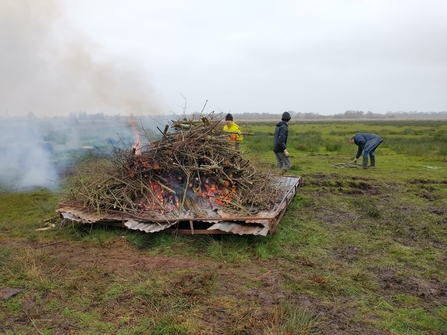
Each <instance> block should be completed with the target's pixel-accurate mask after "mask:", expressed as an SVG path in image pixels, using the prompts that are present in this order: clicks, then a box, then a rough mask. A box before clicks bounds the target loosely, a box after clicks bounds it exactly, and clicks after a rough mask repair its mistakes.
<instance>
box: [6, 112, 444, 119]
mask: <svg viewBox="0 0 447 335" xmlns="http://www.w3.org/2000/svg"><path fill="white" fill-rule="evenodd" d="M287 112H289V113H290V115H291V116H292V118H293V119H295V120H296V119H298V120H334V119H335V120H353V119H354V120H357V119H362V120H379V119H382V120H383V119H402V120H403V119H424V120H442V119H446V120H447V111H442V112H417V111H410V112H403V111H398V112H391V111H389V112H387V113H385V114H380V113H373V112H369V111H368V112H363V111H359V110H347V111H345V112H344V113H340V114H332V115H322V114H319V113H306V112H295V111H293V110H288V111H287ZM204 114H206V113H204ZM221 114H222V115H221V117H222V119H223V118H224V117H225V115H226V113H223V112H222V113H221ZM232 114H233V116H234V118H235V119H239V120H249V121H256V120H279V119H280V117H281V114H282V112H281V113H265V112H264V113H257V112H250V113H249V112H245V113H232ZM217 116H219V115H217ZM182 117H185V118H186V119H196V118H197V117H198V113H193V114H185V115H183V116H182ZM8 118H9V119H23V118H20V117H13V118H10V117H8ZM25 118H26V119H28V120H33V119H36V118H37V117H36V115H35V114H34V113H33V112H29V113H28V115H27V116H26V117H25ZM178 118H179V116H178V115H175V114H164V115H149V114H147V115H132V114H131V115H130V116H128V115H121V114H116V115H107V114H104V113H95V114H88V113H87V112H71V113H70V114H69V115H68V117H63V116H53V117H44V119H53V120H64V119H68V120H71V121H81V122H82V121H92V120H98V121H108V122H111V121H126V120H129V119H136V120H145V119H147V120H149V121H150V120H152V121H160V120H164V121H166V120H177V119H178ZM0 119H1V117H0Z"/></svg>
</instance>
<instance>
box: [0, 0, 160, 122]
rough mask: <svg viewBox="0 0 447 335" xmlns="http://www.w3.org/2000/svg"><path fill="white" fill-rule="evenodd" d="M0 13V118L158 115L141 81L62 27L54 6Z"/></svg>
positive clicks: (42, 0) (14, 4)
mask: <svg viewBox="0 0 447 335" xmlns="http://www.w3.org/2000/svg"><path fill="white" fill-rule="evenodd" d="M0 8H1V11H0V43H1V53H0V57H1V58H0V71H1V73H2V76H1V79H0V101H1V105H0V106H1V109H0V118H2V117H3V118H4V117H12V116H23V115H27V114H28V113H30V112H32V113H34V114H35V115H36V116H38V117H42V116H55V115H67V114H69V113H71V112H78V111H84V112H87V113H89V114H94V113H105V114H112V115H115V114H119V113H121V114H125V115H128V114H131V113H132V114H134V115H142V114H146V115H147V114H159V113H161V107H160V104H161V103H160V102H158V101H157V98H156V93H155V91H154V89H153V88H152V87H151V85H150V84H149V83H148V80H147V75H146V74H145V73H143V71H141V70H140V69H139V68H137V67H136V66H135V65H134V64H133V63H132V61H131V60H128V59H120V58H118V57H116V56H115V55H109V54H107V52H105V51H104V50H103V48H101V47H100V46H99V45H98V44H96V43H94V42H93V41H91V40H90V39H89V38H88V37H86V36H84V35H83V34H81V33H80V32H76V31H73V30H72V29H70V27H68V26H67V24H64V22H63V20H62V18H63V16H62V12H61V6H60V4H59V3H58V1H57V0H39V1H34V0H21V1H16V0H0Z"/></svg>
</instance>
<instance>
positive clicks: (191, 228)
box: [57, 176, 301, 236]
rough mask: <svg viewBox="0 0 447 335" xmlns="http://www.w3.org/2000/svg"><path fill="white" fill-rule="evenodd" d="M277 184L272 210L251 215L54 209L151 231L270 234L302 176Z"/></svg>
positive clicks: (64, 215) (78, 219)
mask: <svg viewBox="0 0 447 335" xmlns="http://www.w3.org/2000/svg"><path fill="white" fill-rule="evenodd" d="M276 183H277V187H278V189H280V190H284V194H283V196H282V198H281V199H280V201H278V203H276V204H275V206H274V208H273V209H272V210H271V211H260V212H258V213H256V214H254V215H251V216H246V215H245V216H241V215H240V214H239V215H231V214H228V213H225V212H223V211H222V210H216V211H212V212H210V211H207V212H205V213H207V214H208V216H207V217H198V216H197V215H196V214H195V213H191V212H189V213H185V214H183V215H181V216H178V217H167V216H165V217H157V218H136V217H132V216H130V215H126V214H124V213H119V212H118V213H115V212H111V213H107V214H104V213H96V212H93V211H90V210H87V209H85V208H76V207H72V206H63V205H61V207H60V208H59V209H57V211H58V212H59V213H60V214H61V217H62V218H64V219H68V220H72V221H76V222H80V223H89V224H93V223H101V224H113V225H118V226H122V227H125V228H128V229H131V230H139V231H144V232H146V233H154V232H159V231H165V232H170V233H177V234H188V235H193V234H237V235H261V236H266V235H267V234H273V233H274V232H275V231H276V228H277V226H278V224H279V222H280V221H281V219H282V217H283V216H284V214H285V212H286V210H287V208H288V206H289V205H290V203H291V202H292V200H293V198H294V197H295V195H296V193H297V191H298V188H299V186H300V185H301V177H298V176H291V177H287V176H284V177H279V178H277V180H276Z"/></svg>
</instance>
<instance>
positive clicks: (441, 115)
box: [234, 110, 447, 120]
mask: <svg viewBox="0 0 447 335" xmlns="http://www.w3.org/2000/svg"><path fill="white" fill-rule="evenodd" d="M288 112H289V113H290V115H291V116H292V118H293V119H295V120H296V119H298V120H334V119H337V120H352V119H363V120H370V119H373V120H374V119H376V120H378V119H433V120H440V119H447V111H442V112H417V111H414V112H413V111H411V112H400V111H399V112H387V113H385V114H379V113H373V112H366V113H365V112H363V111H357V110H347V111H345V112H344V113H340V114H332V115H321V114H318V113H303V112H295V111H292V110H289V111H288ZM281 114H282V113H280V114H272V113H239V114H236V113H235V114H234V117H235V118H236V117H237V118H239V119H243V120H266V119H279V118H280V117H281Z"/></svg>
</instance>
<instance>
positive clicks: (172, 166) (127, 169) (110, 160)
mask: <svg viewBox="0 0 447 335" xmlns="http://www.w3.org/2000/svg"><path fill="white" fill-rule="evenodd" d="M213 118H214V115H213V114H210V115H208V117H204V116H202V117H201V118H200V120H199V121H194V120H181V121H172V127H171V128H172V129H173V131H172V132H168V130H169V127H168V126H166V127H165V128H164V130H163V131H162V130H160V132H161V135H162V137H161V138H160V139H159V140H156V141H153V142H149V143H150V144H148V145H146V146H143V147H138V146H134V147H133V148H132V149H130V150H128V149H119V148H115V150H114V152H113V154H111V155H108V156H94V157H90V158H89V159H84V160H83V161H82V163H79V164H78V165H77V166H76V169H77V173H76V174H75V175H74V176H73V177H71V178H70V180H69V183H70V192H69V194H68V195H67V196H66V198H65V199H64V203H65V204H71V205H77V206H80V207H83V208H88V209H91V210H95V211H96V212H97V213H107V212H121V213H125V214H126V215H127V216H132V217H135V218H141V219H144V218H147V217H152V218H154V217H157V218H163V217H164V218H167V219H172V218H175V217H178V216H183V217H184V216H185V215H187V216H189V217H212V213H213V212H214V213H215V212H217V211H224V212H230V213H243V214H244V215H253V214H254V213H256V212H258V211H260V210H269V209H271V208H272V206H273V204H274V203H275V201H277V200H278V199H277V195H278V190H277V189H276V188H275V185H274V179H275V176H274V173H273V171H271V170H267V169H265V168H263V167H262V165H260V164H256V163H254V162H252V161H250V160H247V159H245V158H244V157H242V155H241V154H240V153H239V152H238V151H236V150H235V149H234V148H233V147H232V146H231V145H229V141H228V134H227V133H225V132H223V131H222V127H221V126H220V125H219V123H220V122H219V121H216V120H214V119H213ZM148 140H150V139H149V138H148ZM138 141H139V139H138Z"/></svg>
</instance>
